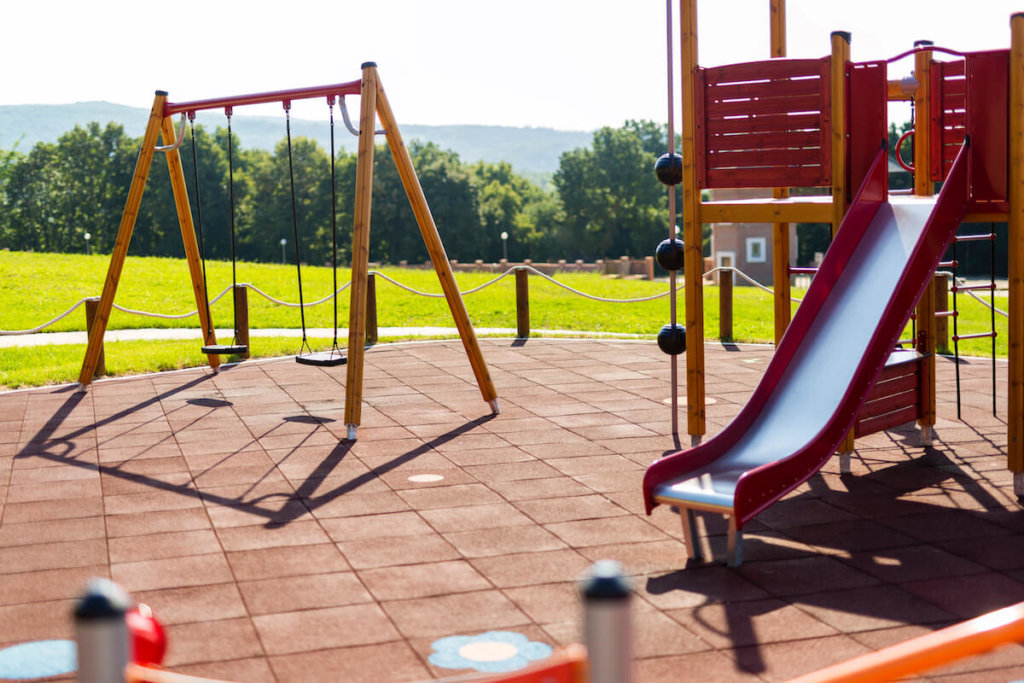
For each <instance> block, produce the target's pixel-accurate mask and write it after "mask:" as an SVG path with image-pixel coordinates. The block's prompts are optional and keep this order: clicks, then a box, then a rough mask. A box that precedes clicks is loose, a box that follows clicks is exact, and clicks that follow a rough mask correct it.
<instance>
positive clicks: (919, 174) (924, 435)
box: [914, 40, 936, 446]
mask: <svg viewBox="0 0 1024 683" xmlns="http://www.w3.org/2000/svg"><path fill="white" fill-rule="evenodd" d="M931 44H932V43H931V41H928V40H919V41H916V42H915V43H914V47H928V46H930V45H931ZM931 64H932V53H931V51H930V50H925V51H922V52H918V53H917V54H915V55H914V77H915V78H916V79H917V83H918V85H917V88H916V89H915V90H914V117H915V125H914V168H915V169H916V172H915V173H914V194H915V195H919V196H922V197H929V196H931V195H933V194H935V184H934V183H933V182H932V179H931V173H929V170H928V169H930V168H931V150H932V146H931V132H932V131H931V127H932V126H931V121H932V116H931V93H930V90H931V87H930V86H931ZM935 334H936V330H935V281H934V279H932V280H929V281H928V284H927V285H926V286H925V289H924V293H923V294H922V295H921V300H920V301H919V302H918V304H917V340H916V343H915V347H916V349H917V351H918V353H921V354H923V355H924V358H923V359H922V362H921V410H920V417H918V419H917V424H918V426H919V427H920V428H921V440H922V445H926V446H927V445H930V444H931V437H932V429H933V428H934V426H935V414H936V412H935Z"/></svg>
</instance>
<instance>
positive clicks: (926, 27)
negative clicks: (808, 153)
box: [0, 0, 1024, 130]
mask: <svg viewBox="0 0 1024 683" xmlns="http://www.w3.org/2000/svg"><path fill="white" fill-rule="evenodd" d="M768 7H769V2H768V0H698V20H699V26H700V46H699V47H700V61H701V63H702V64H705V65H718V64H729V63H734V62H743V61H750V60H756V59H763V58H765V57H766V56H767V54H768ZM1022 10H1024V0H970V1H968V0H956V1H954V0H851V1H850V2H835V1H833V0H789V2H788V5H787V19H788V29H787V30H788V43H789V45H788V47H789V56H791V57H821V56H824V55H826V54H828V52H829V49H830V48H829V33H830V32H831V31H833V30H843V31H849V32H851V33H852V34H853V41H852V57H853V59H854V60H857V61H867V60H871V59H881V58H886V57H890V56H893V55H895V54H898V53H900V52H902V51H904V50H906V49H908V48H910V47H911V46H912V43H913V41H914V40H917V39H929V40H932V41H934V42H935V44H936V45H941V46H944V47H950V48H953V49H957V50H964V51H970V50H980V49H995V48H1005V47H1008V46H1009V42H1010V29H1009V18H1010V15H1011V14H1012V13H1013V12H1015V11H1022ZM677 12H678V4H677V3H676V2H673V13H677ZM2 16H3V26H4V30H3V36H2V39H0V74H2V76H0V104H60V103H68V102H78V101H86V100H106V101H110V102H116V103H119V104H128V105H133V106H140V107H147V108H148V107H149V105H150V104H151V103H152V98H153V91H154V90H158V89H160V90H167V91H169V93H170V99H171V100H172V101H183V100H192V99H201V98H206V97H214V96H222V95H231V94H240V93H249V92H259V91H265V90H277V89H283V88H293V87H300V86H307V85H321V84H328V83H336V82H342V81H349V80H355V79H357V78H358V77H359V65H360V64H361V63H362V62H364V61H376V62H377V63H378V65H379V68H380V75H381V80H382V82H383V84H384V86H385V88H386V90H387V92H388V96H389V98H390V99H391V103H392V106H393V108H394V110H395V114H396V116H397V117H398V119H399V121H404V122H407V123H416V124H432V125H440V124H496V125H509V126H547V127H553V128H560V129H568V130H590V129H594V128H597V127H600V126H603V125H612V126H619V125H621V124H622V122H623V121H625V120H626V119H627V118H648V119H654V120H658V121H662V120H664V119H665V116H666V106H667V105H666V94H665V91H666V81H667V79H666V58H665V40H666V38H665V35H666V33H665V2H664V0H628V1H627V0H519V1H518V2H499V1H497V0H368V1H365V2H353V1H352V0H288V1H287V2H282V1H281V0H274V1H269V0H233V1H231V2H228V1H226V0H203V1H202V2H195V1H194V0H193V1H192V2H159V3H157V2H149V1H148V0H92V1H91V2H83V1H82V0H74V1H69V0H38V1H37V0H24V1H20V2H8V3H4V7H3V10H2ZM677 22H678V17H674V23H675V24H676V25H678V23H677ZM675 54H676V57H677V60H676V66H675V69H676V71H677V72H678V49H676V51H675ZM909 65H910V60H907V61H906V62H903V63H902V64H900V65H898V67H897V68H896V70H895V71H891V72H890V78H896V77H900V76H903V75H906V73H908V72H909V68H910V66H909ZM677 76H678V73H677ZM677 96H678V89H677ZM324 108H325V107H324V106H323V104H321V103H319V102H317V103H316V104H310V105H307V108H303V109H300V108H299V107H298V105H296V109H295V111H294V115H296V116H300V117H304V118H318V117H320V116H325V114H324V112H323V109H324ZM676 110H677V112H678V106H677V107H676ZM273 111H280V109H279V107H273V108H272V109H270V110H267V109H263V110H258V111H256V110H254V111H251V113H259V114H267V113H270V112H273ZM244 113H250V111H242V110H239V111H238V114H244ZM677 116H678V114H677ZM140 125H144V124H143V123H141V122H140Z"/></svg>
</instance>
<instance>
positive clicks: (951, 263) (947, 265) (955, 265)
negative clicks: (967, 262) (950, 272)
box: [939, 261, 960, 268]
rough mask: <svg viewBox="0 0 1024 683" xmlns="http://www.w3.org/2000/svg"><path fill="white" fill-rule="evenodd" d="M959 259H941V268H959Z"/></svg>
mask: <svg viewBox="0 0 1024 683" xmlns="http://www.w3.org/2000/svg"><path fill="white" fill-rule="evenodd" d="M959 267H960V262H959V261H939V268H959Z"/></svg>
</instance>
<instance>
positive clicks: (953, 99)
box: [931, 59, 967, 180]
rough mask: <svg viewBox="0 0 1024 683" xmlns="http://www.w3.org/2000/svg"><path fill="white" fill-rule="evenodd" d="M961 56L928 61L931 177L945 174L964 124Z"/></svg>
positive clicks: (964, 86) (961, 140) (962, 61)
mask: <svg viewBox="0 0 1024 683" xmlns="http://www.w3.org/2000/svg"><path fill="white" fill-rule="evenodd" d="M964 70H965V69H964V60H962V59H961V60H957V61H955V62H932V69H931V74H932V82H931V108H932V121H931V123H932V150H931V157H932V168H931V174H932V180H942V179H943V178H945V177H946V173H948V172H949V169H950V167H952V165H953V160H954V159H956V155H957V152H959V151H960V145H961V144H963V141H964V134H965V133H966V132H967V128H966V125H965V124H966V121H967V116H966V111H967V85H966V83H967V82H966V81H965V80H964Z"/></svg>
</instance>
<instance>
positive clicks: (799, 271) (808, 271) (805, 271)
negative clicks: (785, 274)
mask: <svg viewBox="0 0 1024 683" xmlns="http://www.w3.org/2000/svg"><path fill="white" fill-rule="evenodd" d="M786 270H788V271H789V274H790V275H814V274H815V273H817V272H818V269H817V268H804V267H800V268H787V269H786Z"/></svg>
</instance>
